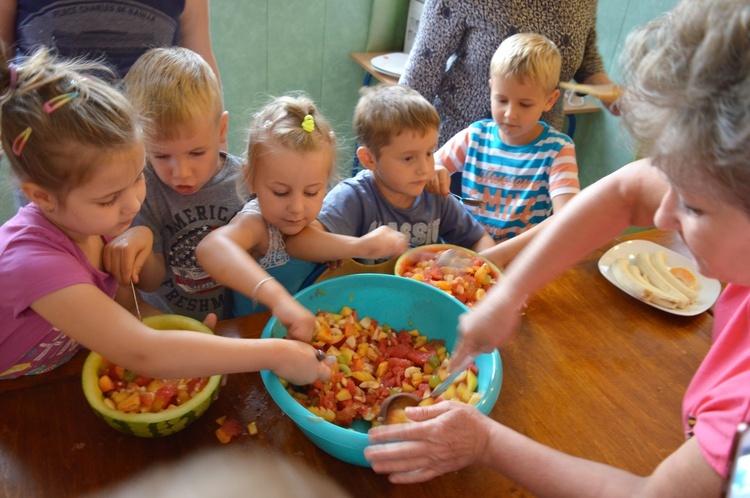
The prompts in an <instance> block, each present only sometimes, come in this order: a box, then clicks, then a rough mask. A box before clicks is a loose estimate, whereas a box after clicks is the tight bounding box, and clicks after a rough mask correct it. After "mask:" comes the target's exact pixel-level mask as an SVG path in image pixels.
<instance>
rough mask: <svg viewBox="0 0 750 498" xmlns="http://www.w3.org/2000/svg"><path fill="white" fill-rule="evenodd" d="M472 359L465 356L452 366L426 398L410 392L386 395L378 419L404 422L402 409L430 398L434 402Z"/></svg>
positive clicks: (386, 421) (385, 422) (389, 422)
mask: <svg viewBox="0 0 750 498" xmlns="http://www.w3.org/2000/svg"><path fill="white" fill-rule="evenodd" d="M473 361H474V357H473V356H465V357H464V358H463V360H461V361H460V362H459V363H458V364H456V366H455V367H454V368H451V369H450V370H451V371H452V372H451V373H450V375H448V377H446V378H445V380H444V381H443V382H441V383H440V384H438V385H437V386H436V387H435V389H433V390H432V393H431V394H430V395H429V396H428V397H427V398H420V397H418V396H417V395H415V394H412V393H396V394H391V395H390V396H388V397H387V398H386V399H385V400H384V401H383V403H381V405H380V413H379V414H378V420H380V421H381V422H382V423H384V424H386V425H388V424H398V423H402V422H405V421H406V420H407V419H406V416H405V415H404V410H405V409H406V408H407V407H409V406H417V405H418V404H419V403H421V402H422V401H423V400H428V399H431V400H432V402H434V401H435V400H436V399H437V398H438V397H439V396H440V395H441V394H443V392H444V391H445V390H446V389H448V388H449V387H450V386H451V384H453V382H454V381H455V380H456V379H457V378H458V376H459V375H461V374H462V373H463V372H464V371H465V370H466V369H467V368H469V367H470V366H471V363H472V362H473Z"/></svg>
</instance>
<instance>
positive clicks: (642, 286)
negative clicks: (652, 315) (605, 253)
mask: <svg viewBox="0 0 750 498" xmlns="http://www.w3.org/2000/svg"><path fill="white" fill-rule="evenodd" d="M612 275H613V276H614V277H615V280H617V282H618V283H619V284H620V285H621V286H622V287H623V288H624V289H626V290H627V291H628V292H629V293H631V294H633V295H634V296H636V297H637V298H638V299H641V300H642V301H646V302H649V303H654V304H657V305H659V306H663V307H665V308H669V309H675V308H684V307H686V306H688V304H689V302H688V300H687V298H685V297H684V296H683V297H682V298H679V297H678V296H676V295H674V294H672V293H669V294H668V293H666V292H664V291H663V290H661V289H659V288H658V287H655V286H654V285H652V284H650V283H649V282H648V281H647V280H646V278H645V277H644V276H643V274H642V273H641V270H640V269H639V268H638V266H636V265H631V264H630V261H629V260H627V259H625V258H618V259H617V260H616V261H615V262H614V263H613V265H612Z"/></svg>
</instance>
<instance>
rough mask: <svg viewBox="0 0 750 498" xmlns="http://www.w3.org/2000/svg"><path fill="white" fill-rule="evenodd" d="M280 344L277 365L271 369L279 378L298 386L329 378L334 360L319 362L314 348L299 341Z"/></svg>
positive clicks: (327, 359) (328, 359)
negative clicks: (281, 347)
mask: <svg viewBox="0 0 750 498" xmlns="http://www.w3.org/2000/svg"><path fill="white" fill-rule="evenodd" d="M281 344H282V346H283V347H284V351H283V353H282V354H280V355H279V362H278V363H279V365H278V366H277V367H276V368H274V369H273V373H275V374H276V375H278V376H279V377H280V378H282V379H286V380H288V381H289V382H291V383H292V384H295V385H298V386H304V385H306V384H312V383H313V382H314V381H316V380H318V379H320V380H323V381H326V380H328V379H329V378H331V365H332V364H333V362H334V361H336V360H335V359H333V358H326V359H324V360H323V361H321V360H320V359H319V358H318V351H317V350H316V349H315V348H314V347H312V346H311V345H309V344H304V343H301V342H299V341H282V343H281Z"/></svg>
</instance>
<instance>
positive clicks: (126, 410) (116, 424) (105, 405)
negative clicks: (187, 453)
mask: <svg viewBox="0 0 750 498" xmlns="http://www.w3.org/2000/svg"><path fill="white" fill-rule="evenodd" d="M143 323H145V324H146V325H148V326H149V327H151V328H153V329H157V330H191V331H195V332H201V333H205V334H212V333H213V332H212V331H211V329H210V328H208V327H207V326H206V325H205V324H203V323H201V322H199V321H197V320H194V319H192V318H189V317H185V316H180V315H156V316H150V317H146V318H144V319H143ZM82 382H83V392H84V395H85V396H86V400H87V401H88V402H89V405H91V408H93V409H94V411H95V412H96V414H97V415H98V416H99V417H100V418H102V419H103V420H104V421H105V422H107V423H108V424H109V425H110V426H111V427H112V428H114V429H117V430H118V431H120V432H124V433H126V434H130V435H133V436H140V437H159V436H167V435H169V434H173V433H175V432H177V431H179V430H182V429H184V428H185V427H187V426H188V425H189V424H190V423H191V422H193V421H194V420H196V419H197V418H198V417H200V416H201V415H202V414H203V413H204V412H205V411H206V410H207V409H208V407H209V405H210V404H211V403H212V402H213V400H214V399H216V396H217V395H218V392H219V385H220V384H221V375H214V376H212V377H201V378H192V379H154V378H150V377H145V376H143V375H139V374H138V373H137V372H132V371H130V370H127V369H125V368H123V367H121V366H120V365H116V364H114V363H111V362H110V361H109V360H107V359H106V358H104V357H102V356H101V355H99V354H98V353H95V352H93V351H92V352H91V353H89V356H88V357H87V358H86V361H85V363H84V364H83V373H82Z"/></svg>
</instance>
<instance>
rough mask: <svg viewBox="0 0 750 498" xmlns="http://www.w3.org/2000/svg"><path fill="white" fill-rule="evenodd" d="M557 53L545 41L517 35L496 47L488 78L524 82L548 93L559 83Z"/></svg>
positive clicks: (549, 43) (533, 34) (558, 59)
mask: <svg viewBox="0 0 750 498" xmlns="http://www.w3.org/2000/svg"><path fill="white" fill-rule="evenodd" d="M561 64H562V59H561V56H560V51H559V50H558V49H557V45H555V44H554V43H553V42H552V41H551V40H549V39H548V38H546V37H544V36H542V35H538V34H536V33H517V34H515V35H512V36H509V37H508V38H506V39H505V40H503V42H502V43H501V44H500V46H499V47H498V48H497V50H496V51H495V54H494V55H493V56H492V60H491V61H490V77H491V78H508V77H516V78H520V79H528V80H529V81H531V82H533V83H534V84H537V85H539V86H541V87H542V89H543V90H544V91H545V93H551V92H552V91H554V89H555V88H557V85H558V84H559V83H560V66H561Z"/></svg>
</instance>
